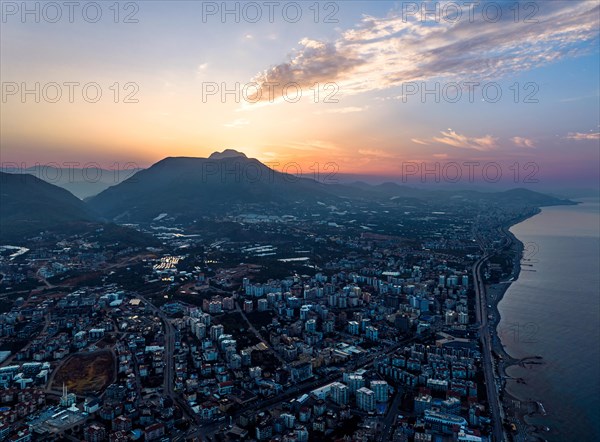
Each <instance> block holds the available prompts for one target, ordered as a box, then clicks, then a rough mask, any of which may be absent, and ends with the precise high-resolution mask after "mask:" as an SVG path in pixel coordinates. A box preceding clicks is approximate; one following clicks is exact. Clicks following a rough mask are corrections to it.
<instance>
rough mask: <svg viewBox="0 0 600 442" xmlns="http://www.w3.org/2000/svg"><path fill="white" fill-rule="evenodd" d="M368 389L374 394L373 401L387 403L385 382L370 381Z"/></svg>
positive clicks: (386, 385)
mask: <svg viewBox="0 0 600 442" xmlns="http://www.w3.org/2000/svg"><path fill="white" fill-rule="evenodd" d="M369 387H370V388H371V390H373V392H374V393H375V401H377V402H387V400H388V390H389V386H388V383H387V382H386V381H371V383H370V384H369Z"/></svg>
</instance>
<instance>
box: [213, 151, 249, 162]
mask: <svg viewBox="0 0 600 442" xmlns="http://www.w3.org/2000/svg"><path fill="white" fill-rule="evenodd" d="M208 158H209V159H210V160H222V159H224V158H247V157H246V155H245V154H244V153H242V152H238V151H237V150H234V149H225V150H224V151H223V152H213V153H212V154H210V156H209V157H208Z"/></svg>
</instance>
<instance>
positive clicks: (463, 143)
mask: <svg viewBox="0 0 600 442" xmlns="http://www.w3.org/2000/svg"><path fill="white" fill-rule="evenodd" d="M441 134H442V136H440V137H433V138H432V141H435V142H437V143H442V144H447V145H449V146H452V147H458V148H462V149H473V150H479V151H488V150H491V149H494V148H495V147H497V146H498V138H496V137H493V136H491V135H484V136H482V137H469V136H467V135H462V134H459V133H457V132H455V131H453V130H452V129H448V130H447V131H442V132H441Z"/></svg>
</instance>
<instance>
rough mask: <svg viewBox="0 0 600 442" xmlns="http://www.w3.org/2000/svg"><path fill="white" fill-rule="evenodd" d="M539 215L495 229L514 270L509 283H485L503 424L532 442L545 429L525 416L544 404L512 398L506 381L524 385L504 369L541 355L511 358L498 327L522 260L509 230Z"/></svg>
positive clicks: (539, 359)
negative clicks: (499, 306)
mask: <svg viewBox="0 0 600 442" xmlns="http://www.w3.org/2000/svg"><path fill="white" fill-rule="evenodd" d="M540 213H541V209H540V208H536V210H534V211H533V213H528V214H525V215H522V216H520V217H518V218H515V219H513V220H511V221H510V222H508V223H506V224H503V225H502V226H500V227H499V228H498V230H499V233H500V234H501V235H502V237H504V238H506V239H507V241H508V244H507V245H508V247H509V248H510V253H511V255H512V256H513V268H512V271H511V273H510V276H509V280H508V281H501V282H499V283H496V284H486V286H485V288H486V302H487V303H488V304H489V305H491V308H489V307H488V313H489V314H491V315H492V319H490V323H491V324H490V325H491V327H490V331H491V336H490V337H491V341H492V349H491V350H492V357H493V358H494V360H495V361H496V364H497V367H498V368H497V373H495V376H499V380H500V384H501V390H500V402H501V406H502V411H503V415H504V421H505V422H507V423H508V424H509V425H510V424H514V426H515V428H516V431H514V430H513V431H511V432H510V433H509V434H511V435H514V434H519V435H520V436H522V437H524V438H525V440H531V441H545V439H544V437H543V432H544V431H545V428H544V427H541V426H537V425H533V424H530V423H529V422H527V417H528V416H534V415H539V416H543V415H544V414H545V410H544V408H543V405H542V404H541V402H539V401H535V400H533V399H527V400H523V399H521V398H518V397H515V396H514V395H512V394H510V393H508V392H507V391H506V384H507V381H509V380H511V381H516V382H524V381H523V380H522V379H520V378H513V377H511V376H509V375H508V374H507V369H509V368H510V367H512V366H516V365H520V366H526V365H528V364H544V360H543V357H542V356H539V355H531V356H526V357H524V358H515V357H513V356H511V355H510V354H509V353H508V352H507V351H506V349H505V347H504V344H503V343H502V339H501V337H500V336H499V333H498V326H499V324H500V321H501V319H502V318H501V316H500V311H499V309H498V305H499V304H500V302H501V301H502V299H503V298H504V296H505V294H506V292H507V291H508V289H509V287H510V286H511V285H512V284H513V283H514V282H516V281H517V280H518V279H519V276H520V274H521V260H522V258H523V252H524V249H525V247H524V244H523V242H521V241H520V240H519V239H518V238H517V237H516V236H515V235H514V234H513V233H512V232H511V231H510V228H511V227H513V226H515V225H517V224H520V223H522V222H524V221H526V220H527V219H530V218H533V217H534V216H536V215H539V214H540ZM503 428H504V429H505V430H504V431H506V432H507V433H508V431H507V430H506V425H504V422H503Z"/></svg>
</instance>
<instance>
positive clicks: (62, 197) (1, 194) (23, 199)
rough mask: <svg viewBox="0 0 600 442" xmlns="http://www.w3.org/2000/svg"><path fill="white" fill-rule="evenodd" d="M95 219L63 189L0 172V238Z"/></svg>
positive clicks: (91, 213)
mask: <svg viewBox="0 0 600 442" xmlns="http://www.w3.org/2000/svg"><path fill="white" fill-rule="evenodd" d="M95 219H97V216H96V215H94V213H93V211H92V210H91V209H90V208H89V207H88V206H87V205H86V204H85V203H84V202H83V201H81V200H80V199H78V198H77V197H75V196H74V195H73V194H71V193H70V192H68V191H67V190H65V189H63V188H61V187H58V186H54V185H52V184H49V183H47V182H45V181H43V180H40V179H38V178H36V177H34V176H33V175H28V174H10V173H4V172H0V238H2V239H3V240H4V239H10V238H14V237H20V236H23V235H31V234H35V233H37V232H40V231H42V230H46V229H51V228H54V227H64V226H65V224H66V223H76V222H89V221H93V220H95Z"/></svg>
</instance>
